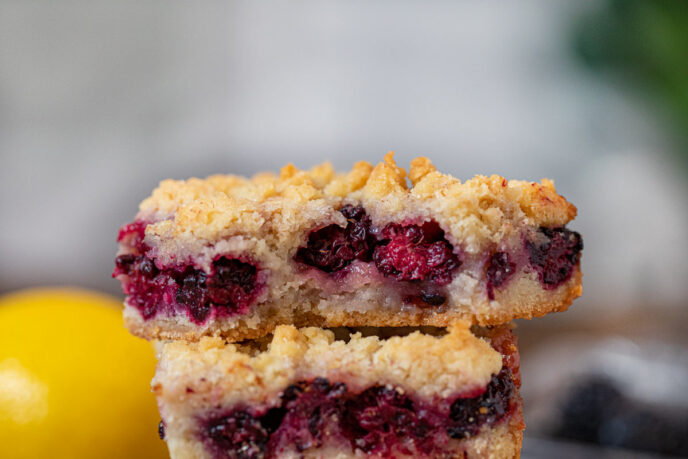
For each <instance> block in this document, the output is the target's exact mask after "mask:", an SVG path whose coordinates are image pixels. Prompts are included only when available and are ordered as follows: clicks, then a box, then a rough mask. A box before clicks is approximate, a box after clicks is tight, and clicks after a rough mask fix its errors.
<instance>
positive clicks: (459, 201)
mask: <svg viewBox="0 0 688 459" xmlns="http://www.w3.org/2000/svg"><path fill="white" fill-rule="evenodd" d="M347 206H349V208H350V209H363V210H362V212H363V214H364V216H363V217H360V216H359V217H356V218H358V219H359V220H358V223H356V224H361V222H366V225H368V226H367V227H366V228H367V229H366V231H370V234H373V233H374V234H376V235H377V236H375V237H377V238H385V237H386V238H387V239H386V240H385V242H384V244H387V245H384V246H383V247H382V248H380V247H378V248H376V249H375V250H373V249H372V248H370V249H369V252H368V253H367V255H366V254H364V255H362V256H361V255H360V254H359V253H358V252H356V254H354V255H352V254H351V253H347V254H345V255H343V256H344V257H348V258H347V261H346V262H345V263H342V264H344V265H345V267H344V268H340V266H339V265H338V266H334V267H333V265H328V266H325V268H321V269H318V268H317V267H313V266H310V265H308V264H307V263H308V257H311V259H312V258H313V257H315V258H318V257H319V256H320V254H319V251H322V243H321V242H320V245H318V244H319V241H316V240H312V239H313V238H314V237H315V236H317V237H330V238H335V239H336V238H337V237H339V238H343V237H344V236H342V235H341V234H340V233H342V234H343V233H344V228H346V237H350V234H349V231H350V230H349V226H352V224H353V223H352V222H354V218H353V217H350V216H347V215H348V214H344V213H343V210H342V209H344V208H346V207H347ZM575 215H576V208H575V207H574V206H573V205H572V204H570V203H568V202H567V201H566V200H565V199H564V198H563V197H562V196H560V195H559V194H557V192H556V190H555V188H554V184H553V183H552V182H551V181H550V180H546V179H544V180H543V181H542V182H541V183H532V182H523V181H516V180H506V179H504V178H502V177H499V176H496V175H495V176H491V177H485V176H476V177H474V178H473V179H470V180H468V181H465V182H461V181H460V180H458V179H456V178H454V177H452V176H450V175H446V174H442V173H440V172H438V171H437V170H436V169H435V167H434V166H433V165H432V164H431V162H430V161H429V160H428V159H427V158H417V159H415V160H413V161H412V162H411V167H410V169H409V172H408V174H407V173H406V171H405V170H404V169H402V168H401V167H399V166H397V164H396V163H395V161H394V159H393V155H392V154H391V153H390V154H388V155H387V156H385V158H384V161H383V162H381V163H379V164H378V165H376V166H373V165H371V164H369V163H366V162H359V163H356V164H355V165H354V167H353V169H352V170H351V171H350V172H348V173H337V172H335V171H334V169H333V168H332V166H331V165H330V164H329V163H325V164H322V165H319V166H316V167H314V168H312V169H311V170H309V171H303V170H299V169H297V168H296V167H294V166H292V165H288V166H285V167H284V168H282V170H281V171H280V173H279V174H278V175H276V174H270V173H262V174H258V175H256V176H254V177H253V178H251V179H248V178H243V177H238V176H234V175H215V176H211V177H208V178H206V179H196V178H192V179H189V180H184V181H177V180H165V181H163V182H161V183H160V186H159V187H158V188H157V189H156V190H155V191H154V192H153V194H152V195H151V196H150V197H149V198H147V199H146V200H144V201H143V202H142V203H141V205H140V209H139V213H138V214H137V216H136V222H141V223H142V225H143V228H145V229H144V230H143V232H142V233H141V236H142V238H143V239H142V242H141V244H143V247H145V255H146V257H148V258H149V259H150V260H152V261H151V263H154V265H155V267H156V272H157V271H158V270H164V269H172V268H170V267H176V268H174V269H177V271H176V272H177V274H175V275H176V276H177V277H176V278H175V279H176V281H175V282H176V283H177V285H178V287H177V286H175V285H173V283H172V281H166V282H163V281H159V282H158V281H156V282H157V283H156V284H155V285H156V288H163V287H160V286H161V285H164V288H167V289H168V290H167V291H166V292H167V293H165V294H160V295H159V296H158V298H163V299H162V300H160V299H159V300H156V301H162V302H165V301H167V302H168V303H171V304H167V305H166V307H165V308H163V309H164V312H160V313H149V314H146V313H143V312H142V311H150V309H151V308H150V307H149V306H141V304H142V302H143V301H144V300H142V299H141V298H151V297H152V295H150V294H149V293H147V292H148V291H146V293H145V295H139V297H138V299H136V300H135V301H134V300H132V299H131V298H130V299H128V300H127V309H126V311H125V321H126V324H127V326H128V328H129V329H130V330H131V331H132V332H133V333H134V334H136V335H139V336H142V337H144V338H147V339H184V340H198V339H199V338H200V337H202V336H207V335H214V336H222V337H224V338H226V339H228V340H231V341H237V340H242V339H251V338H256V337H260V336H264V335H265V334H267V333H269V332H271V331H272V330H273V329H274V328H275V327H276V326H277V325H279V324H294V325H296V326H298V327H302V326H310V325H314V326H323V327H337V326H364V325H374V326H407V325H410V326H422V325H429V326H438V327H444V326H447V325H448V324H450V323H451V322H453V321H456V320H468V321H470V322H472V323H476V324H480V325H497V324H502V323H507V322H509V321H510V320H512V319H514V318H531V317H536V316H542V315H544V314H547V313H549V312H554V311H562V310H565V309H566V308H568V306H569V305H570V304H571V302H572V301H573V299H575V298H576V297H577V296H579V295H580V294H581V292H582V288H581V278H582V274H581V272H580V268H579V261H578V252H579V250H580V249H579V248H575V247H574V248H573V249H571V250H574V251H576V252H575V254H573V255H571V254H570V253H568V252H566V250H568V249H566V250H560V251H559V252H556V256H558V257H559V259H560V260H564V261H566V262H567V263H569V265H570V266H565V267H564V270H565V271H564V272H565V275H561V276H560V278H559V279H555V280H554V281H552V280H551V279H549V278H548V276H549V277H551V274H548V273H550V272H552V271H553V272H555V273H556V272H558V271H557V270H559V266H558V265H556V263H559V262H560V261H557V260H554V261H552V260H549V259H548V258H547V256H549V255H548V254H547V253H546V254H545V255H546V256H545V255H538V254H537V253H535V252H534V250H541V248H542V247H545V248H548V247H549V246H550V245H555V244H553V243H551V242H552V241H555V242H557V243H558V242H561V241H563V243H564V244H569V245H571V247H573V246H575V245H576V244H577V242H576V241H575V240H574V242H570V241H569V239H571V238H572V237H573V236H571V232H568V230H560V228H563V227H564V226H565V225H566V224H567V223H568V222H570V221H571V220H572V219H573V218H574V217H575ZM354 223H355V222H354ZM356 224H353V226H352V228H354V229H352V230H351V231H352V232H353V231H354V230H356V228H359V227H357V226H356ZM347 225H349V226H347ZM395 225H396V229H395V228H394V226H395ZM409 225H411V226H413V225H415V226H416V228H417V229H418V228H420V229H422V230H423V231H425V234H424V235H423V236H408V237H407V234H410V233H408V231H409V230H408V228H409V227H410V226H409ZM433 225H434V226H433ZM323 228H324V230H323V231H320V233H323V234H320V233H318V231H319V230H322V229H323ZM331 228H334V230H331V231H330V229H331ZM388 228H392V229H390V230H388ZM542 228H544V229H545V230H544V231H545V232H543V230H542ZM552 228H553V229H555V230H554V231H558V232H552V231H551V230H549V229H552ZM359 229H360V228H359ZM327 231H330V233H328V234H327V235H324V233H325V232H327ZM337 231H340V233H337ZM547 231H550V232H547ZM562 231H565V232H562ZM388 233H389V234H392V236H389V235H388ZM333 234H334V236H333ZM543 234H544V235H545V236H543ZM574 234H576V235H577V233H574ZM355 237H358V236H355ZM364 237H368V238H369V237H372V236H370V235H368V236H364ZM395 237H396V239H395ZM413 237H416V239H415V240H414V239H412V238H413ZM419 237H421V239H420V240H421V241H427V243H425V242H424V243H418V242H417V241H418V240H419V239H418V238H419ZM423 237H424V238H426V239H422V238H423ZM578 237H579V236H578ZM404 238H407V239H408V240H409V241H411V242H408V245H407V246H403V245H395V244H396V243H397V242H398V243H399V244H401V242H399V241H402V242H403V241H405V239H404ZM433 238H434V239H433ZM543 238H544V239H543ZM547 238H549V239H547ZM574 239H575V238H574ZM361 241H363V242H361ZM388 241H391V242H389V243H388ZM524 241H531V242H525V243H524ZM532 241H536V242H537V241H539V242H537V244H536V245H537V247H536V249H533V248H532V247H534V246H535V245H533V244H535V243H534V242H532ZM543 241H544V242H543ZM368 242H369V241H367V240H365V239H362V240H357V242H355V243H354V249H355V250H359V248H360V247H359V245H360V244H363V245H365V243H368ZM311 243H312V244H313V245H312V247H313V248H312V249H311V246H310V245H309V244H311ZM334 244H335V245H333V246H332V247H335V248H333V249H332V252H333V253H335V252H336V253H335V255H336V256H340V255H341V254H342V253H344V252H345V251H349V252H350V251H351V247H349V246H347V247H345V250H340V251H336V250H339V246H336V242H335V243H334ZM355 244H359V245H355ZM527 244H531V245H530V246H529V245H527ZM548 244H549V245H548ZM304 247H306V248H308V249H309V250H311V251H310V252H307V251H306V252H302V251H303V250H305V249H304ZM416 247H425V248H424V249H423V250H425V252H423V253H422V254H420V255H418V253H419V252H414V250H416ZM580 248H582V241H580ZM335 249H336V250H335ZM438 250H440V251H441V250H445V252H444V253H442V254H440V255H442V256H444V258H443V259H442V261H438V262H437V264H439V265H441V266H439V268H437V269H445V271H446V272H444V273H442V274H438V275H437V278H433V279H434V280H433V281H432V282H431V281H430V280H428V279H430V278H431V277H432V276H435V274H434V273H435V272H434V271H432V270H431V269H430V268H428V269H426V267H422V266H421V267H420V268H418V267H417V266H415V265H413V263H414V262H416V261H417V260H418V259H421V258H422V257H425V258H422V259H423V260H430V259H431V258H432V257H437V256H438V255H437V251H438ZM543 250H544V249H543ZM363 251H364V250H363V249H361V252H363ZM433 251H434V252H433ZM302 253H306V255H302ZM534 253H535V255H533V254H534ZM501 254H506V255H504V256H505V257H507V258H503V259H498V258H495V260H497V261H500V260H501V264H499V263H497V264H495V263H496V261H494V260H493V259H492V258H490V257H493V258H494V257H496V256H498V255H501ZM529 254H530V255H529ZM119 255H120V256H122V255H125V256H126V255H130V256H131V257H133V256H134V255H137V256H138V255H140V253H139V252H136V249H135V248H133V245H132V243H131V241H130V239H127V237H124V238H123V241H122V242H121V248H120V252H119ZM537 256H540V258H539V259H537V260H539V261H537V262H539V263H540V266H536V265H535V264H533V263H534V262H533V260H536V258H533V257H537ZM222 257H225V259H227V260H236V262H235V263H244V265H241V266H251V267H252V268H250V269H255V270H256V273H255V274H253V277H252V278H251V282H253V284H251V285H252V287H251V291H250V294H249V293H247V292H248V290H246V291H243V292H240V294H239V297H240V298H241V301H243V302H244V303H246V304H248V306H246V307H243V306H242V308H243V309H241V308H239V309H237V310H240V312H236V310H235V312H232V313H231V314H221V313H219V312H218V308H216V307H213V306H212V304H213V303H212V301H210V300H203V301H206V302H205V303H203V302H202V301H201V303H199V304H200V306H194V307H196V309H197V311H196V312H195V313H193V314H189V313H185V312H184V311H180V309H179V304H177V303H176V302H179V301H181V300H180V299H179V292H178V290H179V289H181V286H183V285H185V283H186V282H187V281H188V279H191V280H192V281H193V280H194V279H195V280H198V274H196V277H195V278H194V277H189V275H186V277H183V276H182V274H179V273H181V272H182V271H181V269H182V268H178V267H179V266H192V267H193V268H194V269H195V270H196V271H195V272H196V273H201V274H202V275H203V276H207V277H208V279H210V277H211V276H212V275H213V273H214V272H216V271H217V269H218V268H217V263H218V259H220V258H222ZM352 257H353V258H354V259H352ZM366 257H367V258H366ZM383 257H388V259H387V260H385V259H384V258H383ZM413 257H416V258H413ZM508 257H510V258H508ZM529 257H530V258H529ZM566 257H568V258H566ZM304 259H305V260H306V261H305V262H304ZM559 259H558V260H559ZM390 260H391V261H390ZM408 260H411V261H408ZM567 260H568V261H567ZM232 262H234V261H232ZM328 262H331V261H328ZM555 262H556V263H555ZM132 263H133V262H132ZM137 263H138V262H137ZM227 263H229V262H227ZM404 263H409V265H404ZM130 266H133V265H130ZM138 266H139V265H136V269H139V268H138ZM227 266H229V264H228V265H227ZM376 266H377V268H376ZM409 266H410V267H409ZM381 267H383V268H384V269H383V268H381ZM127 269H130V270H131V269H134V268H131V267H129V268H127ZM247 269H249V268H247ZM424 269H425V271H424ZM432 269H436V268H435V267H433V268H432ZM491 269H492V271H490V270H491ZM384 270H386V271H384ZM548 270H549V271H548ZM559 271H560V270H559ZM116 273H117V276H118V277H119V278H120V280H122V281H123V285H125V292H126V291H127V287H126V284H127V282H130V280H128V279H129V278H128V277H127V271H126V269H122V270H120V271H119V272H116ZM123 273H124V274H123ZM490 273H492V274H491V275H492V276H493V279H494V280H492V281H491V280H490V279H491V278H490V277H489V276H488V274H490ZM442 276H444V277H442ZM394 279H397V280H398V279H401V280H400V281H397V280H394ZM437 279H439V280H437ZM200 282H205V277H203V280H202V281H200ZM208 282H210V280H208ZM433 282H434V283H433ZM490 282H492V284H490ZM548 282H549V283H548ZM189 283H192V282H191V281H189ZM170 285H171V286H170ZM189 285H190V284H189ZM426 286H429V287H427V288H426ZM175 288H176V289H178V290H177V293H176V300H175V290H174V289H175ZM170 289H171V290H170ZM170 292H171V293H170ZM242 295H243V296H242ZM198 296H199V295H198V294H196V293H194V292H192V293H190V294H188V295H186V296H185V299H184V301H187V302H189V303H193V302H194V301H196V302H197V303H198V301H199V300H197V297H198ZM235 296H236V295H235ZM248 296H250V298H249V299H246V298H247V297H248ZM211 297H212V295H211ZM189 298H191V299H189ZM175 301H176V302H175ZM137 302H138V303H137ZM244 303H241V304H242V305H243V304H244ZM137 304H138V306H137ZM208 305H211V306H208ZM146 308H148V309H146ZM198 310H200V312H198Z"/></svg>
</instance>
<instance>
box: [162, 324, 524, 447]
mask: <svg viewBox="0 0 688 459" xmlns="http://www.w3.org/2000/svg"><path fill="white" fill-rule="evenodd" d="M379 332H384V333H385V334H386V335H387V336H379V335H378V333H379ZM442 333H444V334H442ZM390 335H392V336H390ZM158 353H159V358H160V362H159V364H158V369H157V373H156V375H155V378H154V380H153V390H154V392H155V393H156V395H157V399H158V406H159V408H160V413H161V416H162V421H161V423H160V434H161V436H162V437H163V438H164V439H165V440H166V441H167V445H168V447H169V450H170V453H171V456H172V458H173V459H181V458H245V459H252V458H286V457H294V458H338V457H339V458H345V457H358V458H361V457H375V458H392V457H394V458H402V457H425V458H454V457H456V458H459V457H460V458H500V459H503V458H512V457H518V456H519V453H520V448H521V441H522V432H523V429H524V427H525V426H524V423H523V417H522V409H521V398H520V395H519V389H520V385H521V382H520V373H519V356H518V348H517V345H516V342H515V337H514V335H513V334H512V332H511V330H510V329H509V327H508V326H499V327H496V328H478V327H473V331H471V328H469V325H468V323H465V322H463V323H456V324H453V325H452V326H451V327H450V328H449V329H448V330H444V331H442V330H440V329H432V330H428V329H421V330H415V331H412V330H393V331H391V332H390V329H381V330H378V331H375V330H371V329H367V330H364V331H363V333H362V332H361V331H356V330H351V329H335V330H334V331H332V330H325V329H319V328H303V329H300V330H298V329H296V328H295V327H293V326H287V325H282V326H278V327H277V328H276V330H275V333H274V336H273V337H272V339H269V338H266V339H264V340H262V342H261V341H260V340H259V341H254V342H251V343H250V344H246V343H243V344H226V343H225V342H224V341H223V340H222V339H221V338H218V337H205V338H203V339H201V340H200V341H199V342H183V341H175V342H167V343H164V344H158Z"/></svg>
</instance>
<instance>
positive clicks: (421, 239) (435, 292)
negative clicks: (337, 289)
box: [294, 205, 461, 306]
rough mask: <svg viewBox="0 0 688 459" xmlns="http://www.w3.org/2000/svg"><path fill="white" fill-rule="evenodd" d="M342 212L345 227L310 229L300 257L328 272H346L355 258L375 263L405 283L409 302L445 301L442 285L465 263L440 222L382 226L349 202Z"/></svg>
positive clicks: (434, 302)
mask: <svg viewBox="0 0 688 459" xmlns="http://www.w3.org/2000/svg"><path fill="white" fill-rule="evenodd" d="M340 212H341V213H342V215H344V217H345V218H346V219H347V225H346V227H341V226H339V225H335V224H332V225H328V226H325V227H323V228H319V229H316V230H313V231H311V233H310V234H309V235H308V240H307V241H306V244H305V245H304V246H302V247H300V248H299V249H298V250H297V251H296V255H295V256H294V260H295V261H297V262H299V263H303V264H305V265H308V266H311V267H313V268H316V269H318V270H320V271H324V272H326V273H337V272H342V271H343V270H345V268H346V267H348V266H349V265H350V264H351V263H352V262H354V261H355V260H359V261H361V262H364V263H368V262H371V263H373V264H374V266H375V268H376V269H377V271H378V272H379V273H381V274H382V275H383V276H384V277H386V278H389V279H391V280H393V281H397V282H403V283H405V284H406V286H407V287H406V288H405V289H404V290H405V291H408V292H410V293H409V294H407V295H405V301H406V302H409V303H416V304H418V303H420V305H433V306H438V305H441V304H444V302H445V301H446V294H445V293H444V291H443V289H441V287H443V286H445V285H447V284H449V283H450V282H451V280H452V277H453V275H454V272H455V271H456V269H457V268H458V267H459V266H460V265H461V261H460V260H459V257H458V256H457V255H456V254H455V253H454V248H453V247H452V245H451V244H450V243H449V242H448V241H447V240H446V239H445V237H444V231H443V230H442V229H441V228H440V226H439V225H438V224H437V222H435V221H429V222H424V223H422V224H420V225H417V224H411V223H409V224H400V223H390V224H388V225H386V226H385V227H384V228H382V229H379V228H375V227H373V226H372V224H371V220H370V217H368V215H367V213H366V211H365V209H363V207H361V206H356V207H354V206H352V205H346V206H344V207H343V208H342V209H341V210H340ZM409 287H410V288H409Z"/></svg>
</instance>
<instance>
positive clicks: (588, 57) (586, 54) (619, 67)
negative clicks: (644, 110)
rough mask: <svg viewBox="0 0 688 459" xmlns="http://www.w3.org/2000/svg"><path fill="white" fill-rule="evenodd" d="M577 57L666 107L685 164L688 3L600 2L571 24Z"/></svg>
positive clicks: (687, 145) (664, 0)
mask: <svg viewBox="0 0 688 459" xmlns="http://www.w3.org/2000/svg"><path fill="white" fill-rule="evenodd" d="M574 47H575V48H574V49H575V52H576V55H577V56H578V57H579V58H580V59H581V60H582V61H583V62H584V63H585V64H586V65H587V66H588V67H589V68H591V69H593V70H596V71H609V72H614V73H617V74H619V75H620V76H622V77H623V78H625V79H627V80H629V81H631V82H632V84H633V85H635V86H639V87H640V89H644V90H646V91H648V92H649V93H650V94H651V95H652V96H653V97H655V98H656V99H657V100H658V101H659V102H660V103H661V104H662V106H663V107H664V108H665V109H666V110H667V111H668V113H669V115H670V118H671V123H673V124H674V126H672V129H673V130H674V131H675V134H677V137H678V138H679V140H680V146H679V148H678V149H677V152H678V154H679V155H680V157H681V159H682V160H683V162H684V165H688V2H687V1H684V0H655V1H652V0H604V1H603V2H602V7H601V8H598V9H596V10H595V11H593V12H591V13H590V14H589V15H587V16H585V17H583V18H582V20H581V21H580V22H579V23H578V24H577V25H576V27H575V28H574Z"/></svg>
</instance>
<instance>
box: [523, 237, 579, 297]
mask: <svg viewBox="0 0 688 459" xmlns="http://www.w3.org/2000/svg"><path fill="white" fill-rule="evenodd" d="M526 249H527V250H528V253H529V258H530V264H531V266H533V267H534V268H535V270H536V271H537V273H538V276H539V278H540V283H541V284H542V286H543V287H544V288H545V289H554V288H557V287H558V286H559V285H561V284H562V283H564V282H566V281H568V280H569V279H570V278H571V275H572V274H573V271H574V269H575V267H576V265H577V264H578V261H579V260H580V254H581V251H582V250H583V238H582V237H581V235H580V234H578V233H577V232H575V231H571V230H568V229H566V228H544V227H543V228H540V229H539V230H538V231H537V233H536V234H535V236H534V238H533V240H528V241H526Z"/></svg>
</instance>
